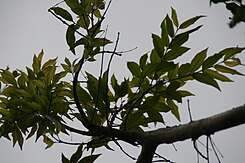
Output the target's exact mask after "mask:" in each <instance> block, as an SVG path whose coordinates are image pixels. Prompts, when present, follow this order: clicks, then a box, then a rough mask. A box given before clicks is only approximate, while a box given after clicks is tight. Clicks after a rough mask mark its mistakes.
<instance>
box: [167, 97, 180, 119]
mask: <svg viewBox="0 0 245 163" xmlns="http://www.w3.org/2000/svg"><path fill="white" fill-rule="evenodd" d="M167 104H168V106H169V107H170V108H171V112H172V114H173V115H174V116H175V117H176V118H177V119H178V121H180V114H179V109H178V106H177V105H176V104H175V103H174V102H173V100H170V99H168V100H167Z"/></svg>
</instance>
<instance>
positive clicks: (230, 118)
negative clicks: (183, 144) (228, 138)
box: [137, 105, 245, 163]
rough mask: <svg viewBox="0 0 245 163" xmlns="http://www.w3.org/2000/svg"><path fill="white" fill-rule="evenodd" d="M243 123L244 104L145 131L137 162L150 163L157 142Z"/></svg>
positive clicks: (167, 142)
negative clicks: (186, 122) (199, 118)
mask: <svg viewBox="0 0 245 163" xmlns="http://www.w3.org/2000/svg"><path fill="white" fill-rule="evenodd" d="M244 123H245V105H243V106H239V107H236V108H233V109H231V110H229V111H226V112H223V113H220V114H217V115H214V116H211V117H208V118H204V119H201V120H197V121H192V122H190V123H188V124H184V125H178V126H173V127H167V128H160V129H157V130H153V131H148V132H145V133H144V135H143V137H142V140H141V143H140V144H141V146H142V150H141V153H140V155H139V157H138V161H137V163H142V162H144V163H150V162H151V161H152V159H153V155H154V153H155V150H156V147H157V146H158V145H159V144H170V143H174V142H177V141H183V140H186V139H193V140H195V139H197V138H198V137H200V136H202V135H208V136H209V135H212V134H214V133H215V132H219V131H221V130H225V129H229V128H231V127H235V126H238V125H241V124H244ZM145 142H153V143H152V144H154V145H152V144H151V143H145ZM153 147H155V148H153ZM150 150H152V151H150ZM153 150H154V151H153ZM152 153H153V155H152ZM149 157H151V160H149ZM146 161H147V162H146Z"/></svg>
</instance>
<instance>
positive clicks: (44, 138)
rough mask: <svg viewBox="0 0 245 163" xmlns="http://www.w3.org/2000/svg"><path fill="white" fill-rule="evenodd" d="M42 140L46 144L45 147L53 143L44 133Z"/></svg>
mask: <svg viewBox="0 0 245 163" xmlns="http://www.w3.org/2000/svg"><path fill="white" fill-rule="evenodd" d="M43 142H44V143H46V144H47V146H46V148H45V149H48V148H50V147H52V145H53V144H54V142H53V141H52V140H51V139H50V138H49V137H47V136H46V135H43Z"/></svg>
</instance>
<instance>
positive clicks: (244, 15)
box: [210, 0, 245, 28]
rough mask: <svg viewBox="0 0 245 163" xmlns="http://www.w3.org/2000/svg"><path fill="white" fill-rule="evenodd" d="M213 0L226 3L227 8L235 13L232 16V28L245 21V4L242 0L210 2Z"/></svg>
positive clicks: (230, 24)
mask: <svg viewBox="0 0 245 163" xmlns="http://www.w3.org/2000/svg"><path fill="white" fill-rule="evenodd" d="M212 2H213V3H221V2H223V3H225V5H226V9H227V10H229V11H230V12H231V13H232V14H233V17H232V18H230V19H231V21H230V23H229V26H230V27H231V28H233V27H235V25H236V24H237V23H240V22H245V5H244V4H242V0H210V4H211V3H212Z"/></svg>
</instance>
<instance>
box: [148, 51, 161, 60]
mask: <svg viewBox="0 0 245 163" xmlns="http://www.w3.org/2000/svg"><path fill="white" fill-rule="evenodd" d="M150 60H151V63H159V62H161V58H160V57H159V56H158V55H157V52H156V50H155V49H153V50H152V51H151V55H150Z"/></svg>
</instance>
